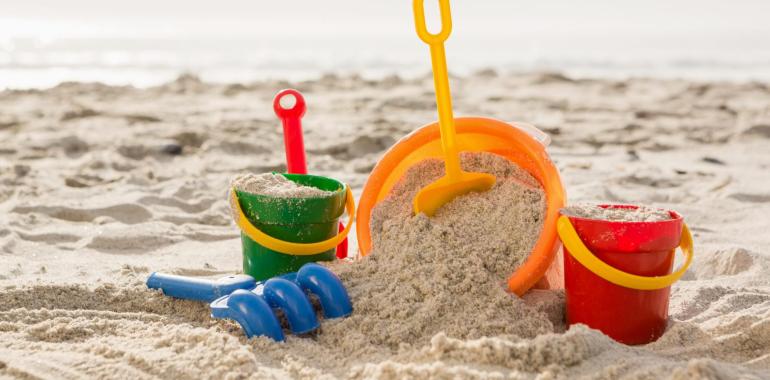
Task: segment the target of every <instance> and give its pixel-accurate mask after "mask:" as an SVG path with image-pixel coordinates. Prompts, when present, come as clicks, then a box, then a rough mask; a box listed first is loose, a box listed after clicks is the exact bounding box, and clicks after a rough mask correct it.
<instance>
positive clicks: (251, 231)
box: [230, 185, 356, 256]
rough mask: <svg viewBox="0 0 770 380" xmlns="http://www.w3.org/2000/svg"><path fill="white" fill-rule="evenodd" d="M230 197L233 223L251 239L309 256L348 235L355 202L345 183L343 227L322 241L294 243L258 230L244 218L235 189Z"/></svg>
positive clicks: (277, 249)
mask: <svg viewBox="0 0 770 380" xmlns="http://www.w3.org/2000/svg"><path fill="white" fill-rule="evenodd" d="M230 197H231V199H230V204H231V207H233V211H234V212H235V214H236V221H235V223H236V224H237V225H238V227H239V228H240V229H241V231H242V232H243V233H244V234H245V235H246V236H248V237H250V238H251V240H254V241H255V242H257V243H259V244H261V245H262V246H264V247H266V248H268V249H272V250H273V251H276V252H281V253H284V254H287V255H294V256H309V255H315V254H319V253H321V252H324V251H328V250H331V249H334V247H336V246H337V245H339V244H340V243H341V242H342V241H343V240H345V238H346V237H347V236H348V233H350V229H351V227H352V226H353V219H354V218H355V215H356V204H355V200H354V199H353V192H352V191H351V190H350V186H348V185H345V197H346V199H345V209H346V210H347V212H348V216H349V218H350V219H349V220H348V225H347V226H346V227H345V229H344V230H343V231H342V232H340V233H339V234H337V235H336V236H334V237H332V238H329V239H327V240H324V241H319V242H315V243H294V242H290V241H285V240H281V239H276V238H274V237H272V236H270V235H268V234H266V233H264V232H262V231H260V229H259V228H257V227H256V226H254V225H253V224H252V223H251V222H250V221H249V219H248V218H246V215H244V214H243V210H242V209H241V205H240V202H238V198H237V197H238V196H237V195H236V193H235V190H231V191H230Z"/></svg>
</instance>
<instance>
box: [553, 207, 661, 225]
mask: <svg viewBox="0 0 770 380" xmlns="http://www.w3.org/2000/svg"><path fill="white" fill-rule="evenodd" d="M561 212H562V213H563V214H564V215H568V216H574V217H578V218H586V219H597V220H609V221H613V222H660V221H663V220H670V219H671V214H669V212H668V211H666V210H661V209H658V208H652V207H646V206H640V207H638V208H615V207H599V206H597V205H594V204H575V205H571V206H569V207H565V208H563V209H562V210H561Z"/></svg>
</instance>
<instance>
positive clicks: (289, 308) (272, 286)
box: [147, 263, 353, 341]
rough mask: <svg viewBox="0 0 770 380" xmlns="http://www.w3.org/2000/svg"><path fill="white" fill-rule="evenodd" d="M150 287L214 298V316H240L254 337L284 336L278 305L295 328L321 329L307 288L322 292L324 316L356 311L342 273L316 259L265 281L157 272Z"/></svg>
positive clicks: (199, 298)
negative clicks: (339, 273) (194, 276)
mask: <svg viewBox="0 0 770 380" xmlns="http://www.w3.org/2000/svg"><path fill="white" fill-rule="evenodd" d="M147 287H148V288H150V289H161V290H162V291H163V294H165V295H167V296H171V297H174V298H180V299H187V300H193V301H202V302H209V303H210V307H211V316H212V317H214V318H227V319H233V320H235V321H236V322H238V323H239V324H240V325H241V327H242V328H243V331H244V333H245V334H246V336H247V337H249V338H251V337H253V336H262V335H264V336H267V337H270V338H272V339H274V340H277V341H283V340H284V339H285V338H284V334H283V330H282V329H281V324H280V323H279V321H278V318H277V317H276V314H275V311H276V310H281V311H282V312H283V314H284V315H285V316H286V320H287V321H288V323H289V328H290V330H291V332H292V333H294V334H305V333H309V332H311V331H313V330H315V329H317V328H318V326H319V324H318V319H317V318H316V313H315V310H314V309H313V306H312V304H311V303H310V300H309V299H308V296H307V295H306V293H310V294H313V295H314V296H315V297H317V299H318V300H319V302H320V304H321V309H322V311H323V316H324V318H328V319H332V318H342V317H347V316H349V315H350V314H351V313H352V312H353V305H352V304H351V303H350V297H349V296H348V293H347V290H346V289H345V286H344V285H343V284H342V282H341V281H340V280H339V278H338V277H337V276H336V275H335V274H334V273H332V272H331V271H330V270H328V269H326V268H324V267H322V266H320V265H318V264H313V263H311V264H305V265H303V266H302V268H300V270H299V271H298V272H296V273H288V274H285V275H282V276H279V277H276V278H271V279H270V280H267V281H265V282H257V281H255V280H254V278H252V277H250V276H245V275H237V276H228V277H225V278H222V279H219V280H215V281H211V280H204V279H200V278H192V277H184V276H177V275H171V274H163V273H157V272H156V273H152V274H151V275H150V277H149V278H147Z"/></svg>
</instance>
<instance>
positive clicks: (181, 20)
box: [0, 0, 770, 88]
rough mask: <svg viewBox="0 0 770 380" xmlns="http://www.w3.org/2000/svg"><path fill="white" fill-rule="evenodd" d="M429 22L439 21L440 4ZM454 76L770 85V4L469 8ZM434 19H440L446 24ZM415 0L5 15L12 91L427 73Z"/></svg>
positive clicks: (462, 18)
mask: <svg viewBox="0 0 770 380" xmlns="http://www.w3.org/2000/svg"><path fill="white" fill-rule="evenodd" d="M426 2H427V3H429V6H427V7H426V8H427V12H428V14H429V16H431V17H435V16H436V15H435V13H436V12H435V9H434V7H431V6H430V5H432V4H430V3H431V2H430V1H426ZM452 6H453V23H454V30H453V34H452V36H451V37H450V40H449V42H448V44H447V54H448V60H449V66H450V71H452V72H453V73H456V74H461V75H462V74H468V73H471V72H473V71H476V70H480V69H485V68H493V69H496V70H499V71H501V72H508V71H533V70H535V71H560V72H564V73H566V74H568V75H571V76H575V77H613V78H624V77H632V76H642V77H666V78H685V79H695V80H734V81H752V80H760V81H770V23H768V22H767V15H770V2H769V1H762V0H736V1H732V2H724V1H711V0H703V1H691V0H681V1H676V2H671V1H665V0H649V1H645V2H635V3H628V2H617V1H610V0H595V1H585V2H575V1H568V0H550V1H549V0H546V1H538V2H521V1H513V0H475V1H471V0H455V1H453V2H452ZM432 19H433V18H432ZM429 70H430V64H429V56H428V50H427V47H426V46H424V45H423V44H422V43H421V42H420V41H419V40H418V38H417V36H416V35H415V33H414V27H413V20H412V14H411V2H410V1H405V0H402V1H392V0H388V1H380V2H371V1H360V0H325V1H322V2H319V1H303V0H285V1H280V2H266V1H245V0H232V1H227V2H217V3H216V4H215V2H208V1H194V0H191V1H181V0H164V1H161V2H158V1H151V0H136V1H133V2H127V3H125V4H118V3H116V4H113V3H111V2H103V1H95V0H70V1H67V2H62V1H57V0H30V1H26V2H23V3H18V4H2V5H0V88H45V87H51V86H55V85H56V84H58V83H60V82H63V81H87V82H95V81H98V82H104V83H109V84H116V85H133V86H137V87H145V86H152V85H156V84H159V83H163V82H166V81H169V80H172V79H174V78H175V77H177V76H178V75H180V74H182V73H193V74H195V75H198V76H200V77H201V78H202V79H204V80H207V81H214V82H248V81H254V80H264V79H278V78H280V79H289V80H302V79H310V78H314V77H318V76H320V75H323V74H326V73H340V74H348V73H359V74H361V75H363V76H364V77H371V78H377V77H382V76H387V75H392V74H397V75H400V76H404V77H411V76H417V75H424V74H426V73H427V72H428V71H429Z"/></svg>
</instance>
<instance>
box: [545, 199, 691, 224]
mask: <svg viewBox="0 0 770 380" xmlns="http://www.w3.org/2000/svg"><path fill="white" fill-rule="evenodd" d="M595 206H596V207H601V208H605V209H606V208H627V209H634V210H635V209H638V208H640V207H644V206H643V205H635V204H630V203H601V204H597V205H595ZM567 207H569V206H567ZM567 207H562V208H561V209H559V215H563V216H566V217H567V218H569V219H570V220H572V221H577V222H579V223H597V224H626V225H651V224H658V225H660V224H666V223H681V222H682V220H684V216H682V214H680V213H678V212H676V211H674V210H670V209H666V208H658V207H655V208H656V209H657V210H661V211H665V212H667V213H668V214H669V216H670V217H671V218H670V219H666V220H655V221H644V220H633V221H632V220H607V219H596V218H587V217H583V216H575V215H572V214H569V213H566V212H564V210H565V209H566V208H567Z"/></svg>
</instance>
